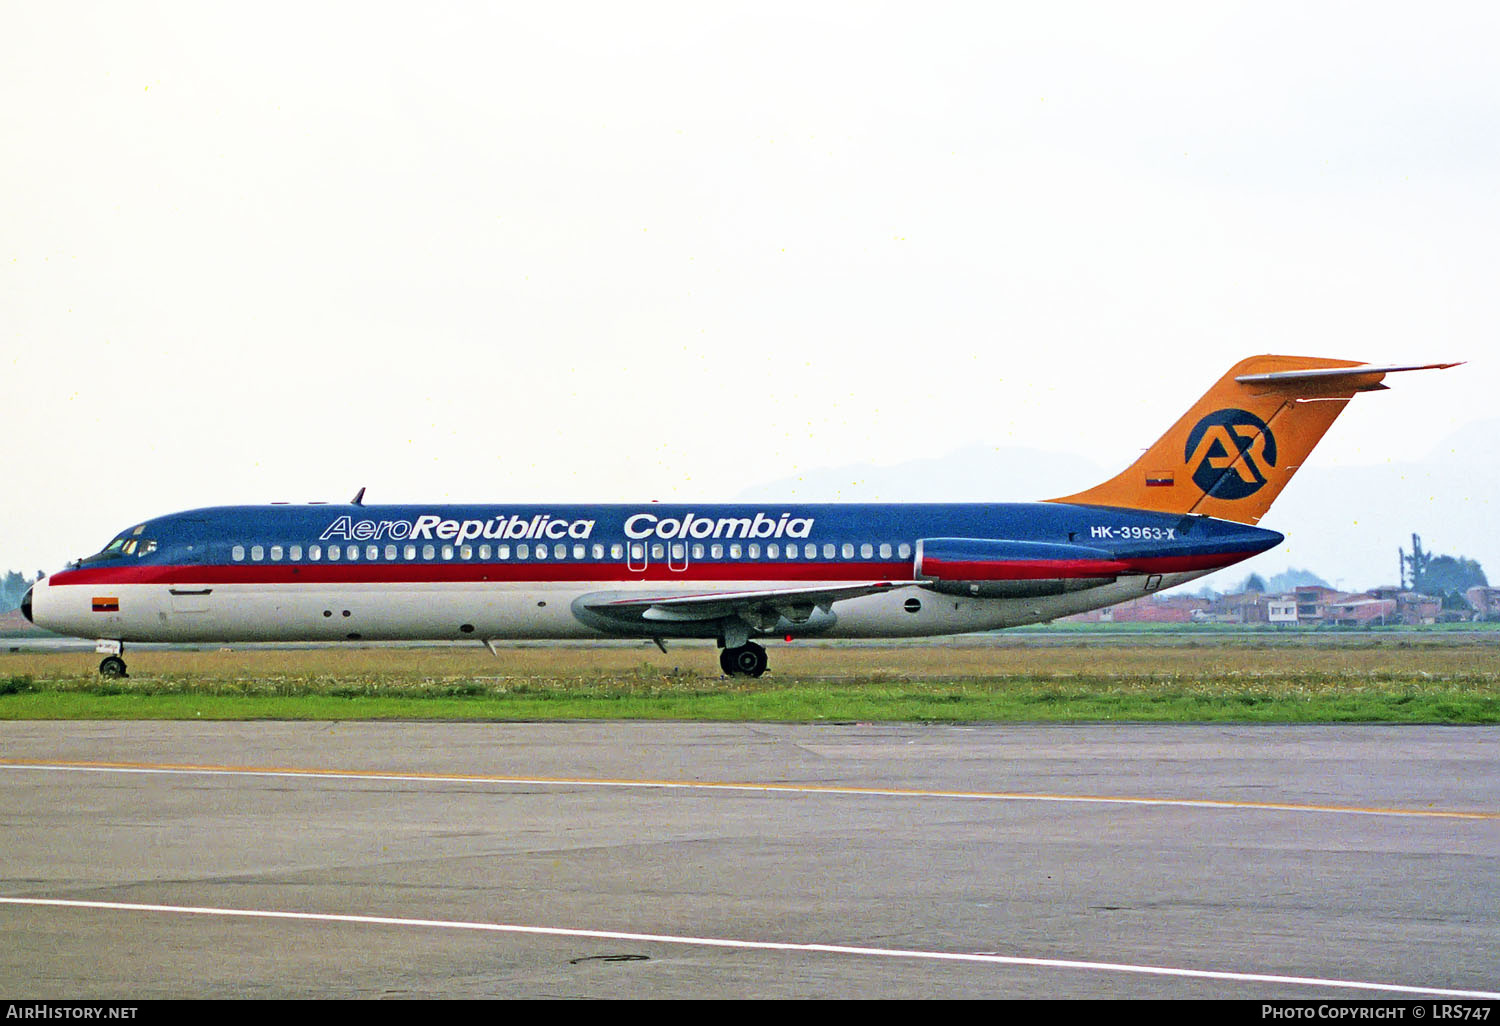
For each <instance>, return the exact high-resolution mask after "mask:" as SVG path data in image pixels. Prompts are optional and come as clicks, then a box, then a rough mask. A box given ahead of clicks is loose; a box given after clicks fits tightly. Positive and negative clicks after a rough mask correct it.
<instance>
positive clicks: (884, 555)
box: [880, 542, 891, 559]
mask: <svg viewBox="0 0 1500 1026" xmlns="http://www.w3.org/2000/svg"><path fill="white" fill-rule="evenodd" d="M880 558H881V559H890V558H891V543H890V542H881V543H880Z"/></svg>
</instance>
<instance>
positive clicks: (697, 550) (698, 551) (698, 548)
mask: <svg viewBox="0 0 1500 1026" xmlns="http://www.w3.org/2000/svg"><path fill="white" fill-rule="evenodd" d="M693 558H694V559H702V558H703V545H702V543H699V544H696V545H694V546H693Z"/></svg>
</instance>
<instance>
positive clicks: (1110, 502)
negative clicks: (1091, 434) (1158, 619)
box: [1047, 356, 1458, 524]
mask: <svg viewBox="0 0 1500 1026" xmlns="http://www.w3.org/2000/svg"><path fill="white" fill-rule="evenodd" d="M1456 366H1458V364H1456V363H1424V364H1402V365H1397V366H1383V367H1381V366H1374V365H1371V364H1367V363H1359V362H1358V361H1354V360H1332V359H1327V358H1323V357H1314V356H1252V357H1249V358H1248V359H1245V360H1241V361H1240V362H1239V363H1237V364H1235V365H1234V366H1233V367H1231V368H1230V370H1229V373H1227V374H1225V375H1224V376H1223V377H1222V378H1220V379H1219V381H1218V383H1217V384H1215V385H1214V387H1213V388H1211V389H1209V390H1208V392H1207V393H1205V394H1204V396H1203V398H1201V399H1199V400H1198V402H1197V403H1195V404H1194V405H1193V407H1192V409H1190V410H1188V412H1187V413H1185V414H1183V416H1182V418H1181V419H1180V420H1178V421H1177V423H1176V424H1174V425H1172V428H1171V430H1169V431H1168V432H1167V433H1166V434H1164V435H1162V436H1161V438H1160V439H1158V440H1157V442H1156V444H1155V445H1153V446H1152V447H1151V448H1150V449H1148V450H1146V454H1145V455H1144V456H1142V457H1141V458H1140V459H1138V460H1136V461H1135V462H1134V463H1133V464H1131V465H1130V468H1129V469H1128V470H1126V471H1125V472H1124V473H1122V474H1120V475H1118V476H1116V477H1114V478H1111V479H1110V480H1108V481H1106V482H1104V483H1103V484H1101V485H1097V486H1095V487H1093V488H1090V489H1088V490H1087V491H1082V492H1078V493H1077V494H1076V495H1066V496H1062V497H1061V498H1056V499H1049V500H1047V501H1049V502H1067V503H1077V504H1079V505H1084V506H1113V507H1119V508H1124V509H1142V510H1151V511H1154V512H1160V513H1198V514H1203V515H1205V516H1211V517H1218V518H1220V519H1223V520H1234V521H1238V522H1239V523H1243V524H1254V523H1258V522H1259V521H1260V518H1261V517H1263V516H1265V513H1266V510H1268V509H1270V507H1271V503H1272V502H1273V501H1274V500H1275V499H1276V496H1277V495H1279V494H1281V490H1282V489H1283V488H1285V487H1286V485H1287V482H1289V481H1290V480H1291V478H1292V475H1293V474H1294V473H1296V472H1297V469H1298V468H1299V467H1301V466H1302V464H1303V462H1304V461H1305V460H1306V459H1307V455H1308V453H1310V452H1312V449H1313V446H1315V445H1317V444H1318V440H1319V439H1320V438H1322V437H1323V433H1324V432H1326V431H1327V430H1328V428H1329V426H1330V425H1332V424H1333V422H1334V419H1335V418H1337V417H1338V415H1339V414H1340V413H1342V412H1343V409H1344V407H1345V406H1347V405H1348V403H1349V400H1350V399H1352V398H1353V397H1354V396H1355V395H1356V394H1357V393H1360V392H1373V391H1378V390H1380V389H1384V388H1386V387H1387V386H1386V385H1383V384H1381V381H1382V379H1383V378H1384V377H1385V375H1387V374H1392V373H1396V372H1398V371H1410V370H1440V369H1444V368H1447V367H1456Z"/></svg>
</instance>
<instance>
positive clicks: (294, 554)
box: [291, 545, 302, 563]
mask: <svg viewBox="0 0 1500 1026" xmlns="http://www.w3.org/2000/svg"><path fill="white" fill-rule="evenodd" d="M291 560H292V562H294V563H300V562H302V546H301V545H293V546H292V550H291Z"/></svg>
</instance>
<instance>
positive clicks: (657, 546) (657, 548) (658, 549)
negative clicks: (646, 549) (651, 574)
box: [651, 542, 667, 559]
mask: <svg viewBox="0 0 1500 1026" xmlns="http://www.w3.org/2000/svg"><path fill="white" fill-rule="evenodd" d="M666 551H667V549H666V546H664V545H663V544H662V543H661V542H652V543H651V558H652V559H661V558H662V556H663V555H665V554H666Z"/></svg>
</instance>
